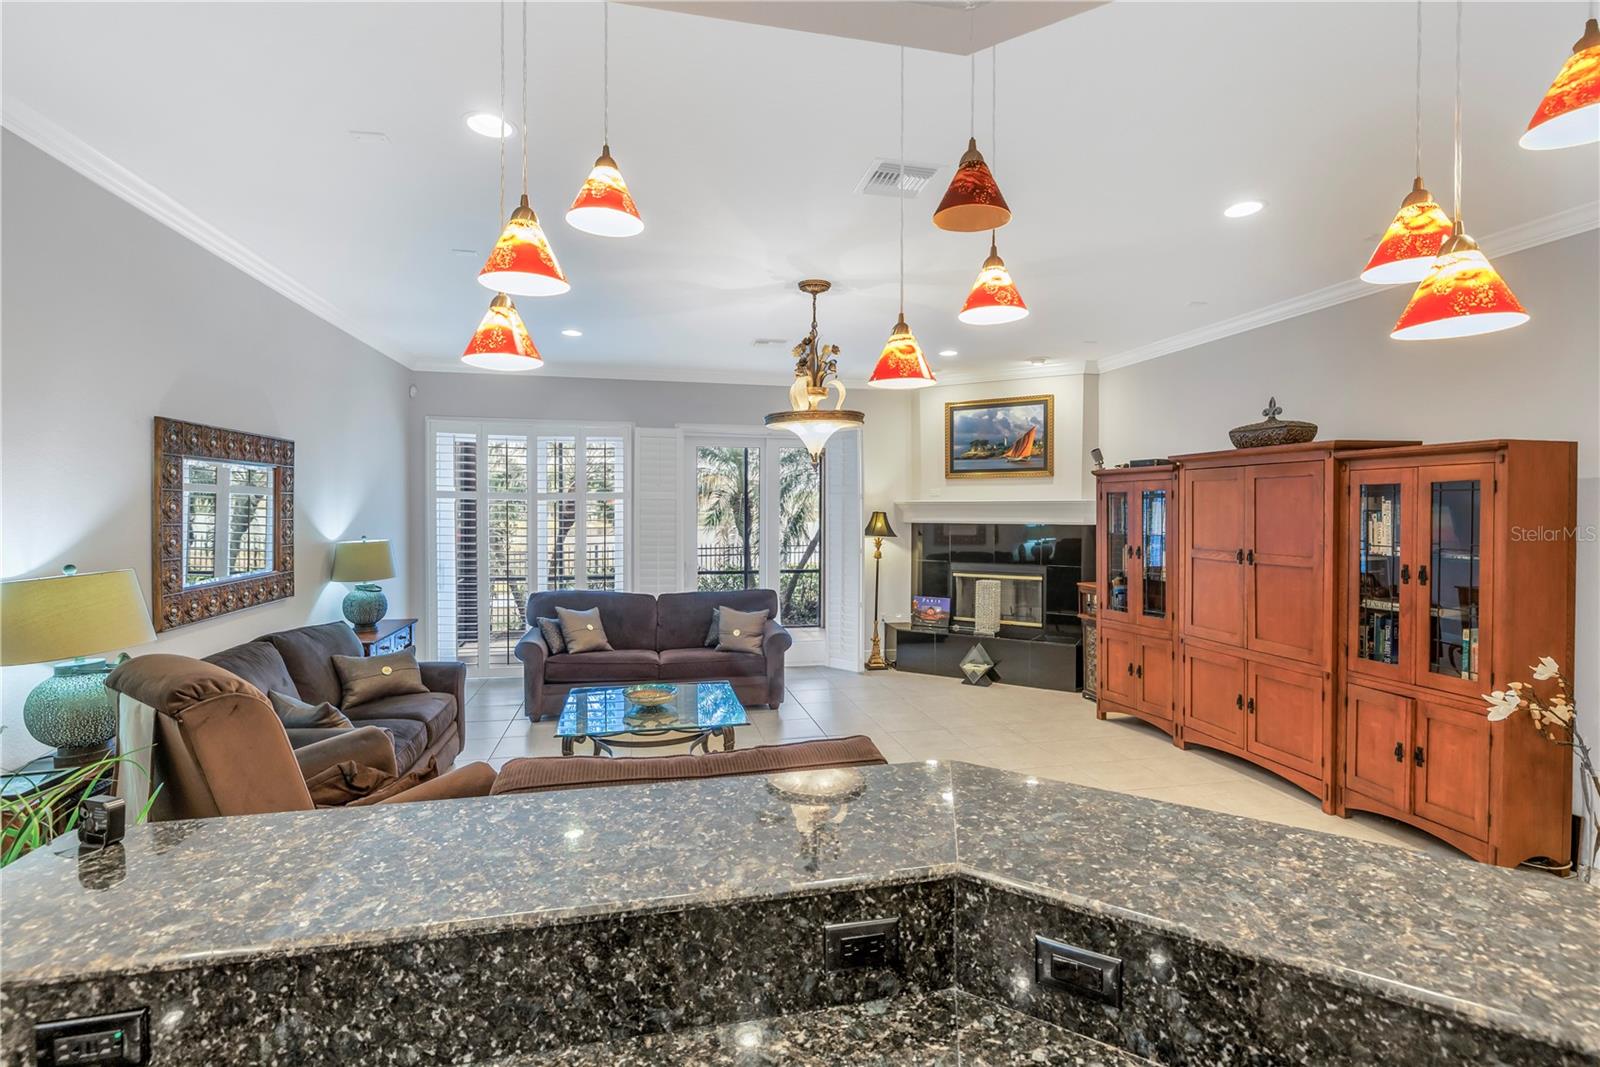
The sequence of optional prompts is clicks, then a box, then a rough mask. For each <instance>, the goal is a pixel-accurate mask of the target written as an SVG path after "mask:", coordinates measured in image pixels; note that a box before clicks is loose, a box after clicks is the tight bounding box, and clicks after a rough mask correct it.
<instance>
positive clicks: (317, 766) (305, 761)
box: [106, 654, 495, 819]
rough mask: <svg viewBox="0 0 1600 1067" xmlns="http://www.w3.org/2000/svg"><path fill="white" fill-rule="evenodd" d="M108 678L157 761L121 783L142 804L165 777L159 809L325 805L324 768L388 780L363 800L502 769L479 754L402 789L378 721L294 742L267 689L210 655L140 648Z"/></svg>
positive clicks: (148, 758)
mask: <svg viewBox="0 0 1600 1067" xmlns="http://www.w3.org/2000/svg"><path fill="white" fill-rule="evenodd" d="M106 685H107V686H108V687H109V688H110V689H112V690H113V691H115V692H116V693H118V694H120V696H121V698H122V706H123V716H122V717H123V723H124V730H123V739H122V745H123V747H122V751H123V752H124V754H126V755H129V756H132V757H133V759H134V761H135V762H137V763H139V764H141V765H143V766H145V767H147V768H148V769H149V771H150V775H149V778H148V780H141V779H143V778H144V776H143V775H140V774H138V773H137V772H129V773H125V774H123V775H122V779H123V780H122V782H121V783H119V792H120V793H121V794H122V795H123V796H124V797H125V798H126V799H127V800H128V802H129V806H130V807H131V808H133V809H134V810H138V809H139V808H141V807H142V806H143V803H144V798H145V797H147V796H148V795H149V794H150V792H151V791H152V790H154V789H156V788H157V787H159V788H160V793H159V794H158V795H157V798H156V802H155V804H154V805H153V806H152V808H151V818H152V819H201V818H207V817H210V816H215V815H258V814H262V813H266V812H274V811H310V810H312V809H313V808H315V807H317V806H318V805H317V804H316V802H315V801H314V800H313V799H312V794H311V789H310V788H309V787H308V786H307V782H308V781H314V780H317V779H319V778H338V779H344V780H349V781H352V782H353V781H357V780H360V781H363V782H365V783H367V784H373V783H384V784H386V785H387V786H388V787H389V788H388V789H385V788H378V789H376V791H375V792H373V793H372V795H371V797H369V798H366V799H364V800H361V801H356V802H357V803H362V802H375V803H390V802H401V801H404V802H410V801H417V800H442V799H448V798H453V797H470V796H487V795H488V793H489V790H490V789H491V788H492V787H493V785H494V779H495V772H494V769H493V768H492V767H490V766H489V765H488V764H486V763H473V764H469V765H467V766H465V767H460V768H457V769H455V770H453V771H451V772H449V773H448V774H444V775H440V776H439V777H437V778H432V779H429V780H427V781H423V782H421V783H420V784H416V785H414V786H412V787H410V788H403V789H401V790H399V791H395V787H396V786H398V785H400V784H402V783H403V782H404V779H395V778H394V775H395V773H396V768H395V752H394V746H393V744H392V743H391V742H390V740H389V736H388V734H386V733H385V732H384V731H383V730H382V729H381V728H379V727H376V726H367V727H360V728H357V729H351V730H341V731H336V732H335V733H334V734H333V735H332V736H329V737H328V738H326V739H324V740H321V741H314V742H312V743H310V744H307V745H303V746H301V747H300V748H298V749H295V748H293V747H291V746H290V743H289V736H288V734H287V732H286V731H285V730H284V728H283V723H282V722H281V721H279V719H278V716H277V713H276V712H274V711H273V710H272V705H271V704H270V703H268V701H267V698H266V696H265V695H264V694H263V693H262V692H261V691H260V690H259V689H257V688H256V687H255V686H253V685H251V684H250V683H249V682H246V681H245V680H244V679H242V678H240V677H239V676H238V675H235V674H232V673H231V672H229V671H226V670H224V669H222V668H221V667H218V666H216V665H215V664H212V663H207V662H205V661H204V660H197V659H191V658H190V657H188V656H173V655H164V654H155V655H149V656H139V657H136V658H134V659H131V660H128V661H127V662H126V663H124V664H122V665H121V666H120V667H118V668H117V669H116V670H114V671H112V672H111V675H110V676H109V677H108V678H107V679H106ZM130 705H131V706H130ZM141 723H143V724H144V725H145V726H146V727H147V729H144V728H141V725H140V724H141ZM140 735H142V737H141V736H140ZM146 748H148V750H147V751H146V750H145V749H146ZM125 770H126V768H125Z"/></svg>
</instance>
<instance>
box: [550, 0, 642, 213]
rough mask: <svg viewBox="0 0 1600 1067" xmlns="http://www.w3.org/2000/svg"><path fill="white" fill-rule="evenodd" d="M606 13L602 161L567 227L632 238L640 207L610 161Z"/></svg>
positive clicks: (580, 193)
mask: <svg viewBox="0 0 1600 1067" xmlns="http://www.w3.org/2000/svg"><path fill="white" fill-rule="evenodd" d="M600 6H601V8H602V9H603V10H604V11H605V30H604V41H605V44H604V47H603V51H602V59H601V74H600V99H601V104H600V157H599V158H598V159H596V160H595V161H594V169H592V170H591V171H589V177H588V178H587V179H585V180H584V183H583V188H581V189H579V190H578V195H577V196H576V197H574V198H573V200H572V206H571V207H570V208H568V209H567V225H568V226H571V227H572V228H573V229H575V230H582V231H583V232H584V233H592V234H594V235H595V236H596V237H632V236H634V235H635V234H639V233H642V232H643V231H644V220H643V219H641V218H640V217H639V206H638V205H637V204H635V203H634V202H633V195H632V194H631V193H629V192H628V183H627V182H625V181H623V180H622V171H621V170H619V169H617V161H616V160H614V159H612V158H611V4H610V0H606V2H605V3H602V4H601V5H600Z"/></svg>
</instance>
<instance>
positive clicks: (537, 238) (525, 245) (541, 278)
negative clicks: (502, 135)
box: [478, 0, 572, 296]
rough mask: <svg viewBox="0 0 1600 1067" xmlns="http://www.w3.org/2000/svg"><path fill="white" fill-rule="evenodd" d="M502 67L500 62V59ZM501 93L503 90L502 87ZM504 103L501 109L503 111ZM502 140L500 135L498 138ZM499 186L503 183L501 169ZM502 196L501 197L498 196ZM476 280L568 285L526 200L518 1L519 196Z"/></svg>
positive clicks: (508, 286)
mask: <svg viewBox="0 0 1600 1067" xmlns="http://www.w3.org/2000/svg"><path fill="white" fill-rule="evenodd" d="M504 37H505V31H504V15H502V27H501V50H502V55H503V54H504V48H505V44H504ZM502 69H504V62H503V61H502ZM501 95H502V97H503V96H504V90H503V89H502V93H501ZM504 110H505V109H504V107H502V108H501V111H502V112H504ZM501 143H502V144H504V143H505V142H504V139H502V141H501ZM502 169H503V167H502ZM500 184H501V187H502V188H504V186H505V176H504V174H503V173H502V175H501V179H500ZM503 199H504V197H502V200H503ZM478 282H479V283H480V284H481V285H483V286H484V287H485V288H488V289H493V290H495V291H496V292H500V293H513V294H515V295H516V296H560V295H561V294H562V293H565V292H567V291H569V290H570V289H571V288H572V286H571V285H570V284H568V282H567V276H566V275H565V274H563V273H562V272H561V264H559V263H557V262H556V254H555V252H553V251H552V250H551V248H550V241H549V240H548V239H547V238H546V237H545V235H544V228H543V227H541V226H540V225H539V216H538V215H537V214H535V213H534V210H533V207H532V205H530V204H529V203H528V4H527V0H523V4H522V200H521V202H520V203H518V205H517V207H516V209H515V210H514V211H512V212H511V218H510V219H508V220H507V221H506V224H505V229H503V230H502V231H501V233H500V239H499V240H498V241H496V242H495V245H494V249H493V250H492V251H490V253H489V259H488V261H487V262H485V263H484V265H483V269H482V270H481V271H479V272H478Z"/></svg>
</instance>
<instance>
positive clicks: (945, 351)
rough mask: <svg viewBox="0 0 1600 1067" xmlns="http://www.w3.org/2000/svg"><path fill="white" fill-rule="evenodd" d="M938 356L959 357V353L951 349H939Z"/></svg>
mask: <svg viewBox="0 0 1600 1067" xmlns="http://www.w3.org/2000/svg"><path fill="white" fill-rule="evenodd" d="M939 354H940V355H941V356H946V357H949V356H959V355H960V354H961V353H960V352H957V351H956V350H955V349H953V348H941V349H939Z"/></svg>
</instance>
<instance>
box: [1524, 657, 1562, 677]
mask: <svg viewBox="0 0 1600 1067" xmlns="http://www.w3.org/2000/svg"><path fill="white" fill-rule="evenodd" d="M1528 669H1529V670H1531V671H1532V672H1533V680H1534V681H1536V682H1548V681H1549V680H1550V679H1552V678H1554V677H1555V676H1556V675H1558V674H1560V673H1561V665H1560V664H1559V663H1557V662H1556V661H1555V660H1553V659H1551V658H1550V657H1549V656H1540V657H1539V662H1538V663H1537V664H1535V665H1534V666H1532V667H1529V668H1528Z"/></svg>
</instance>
